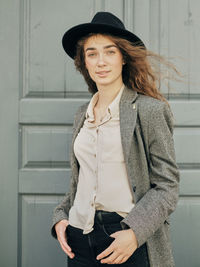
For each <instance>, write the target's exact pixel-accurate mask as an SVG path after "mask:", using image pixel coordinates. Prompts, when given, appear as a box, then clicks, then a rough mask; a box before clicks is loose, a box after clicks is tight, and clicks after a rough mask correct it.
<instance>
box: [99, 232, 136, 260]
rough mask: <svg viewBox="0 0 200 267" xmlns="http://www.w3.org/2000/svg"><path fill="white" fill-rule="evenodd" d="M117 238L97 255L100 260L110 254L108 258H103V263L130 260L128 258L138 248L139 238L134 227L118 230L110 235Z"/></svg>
mask: <svg viewBox="0 0 200 267" xmlns="http://www.w3.org/2000/svg"><path fill="white" fill-rule="evenodd" d="M110 236H111V237H114V238H115V240H114V241H113V242H112V244H111V245H110V246H109V247H108V248H107V249H105V250H104V251H103V252H101V253H100V254H99V255H98V256H97V260H100V259H102V258H104V257H106V256H108V255H109V254H111V253H112V254H111V255H110V256H109V257H107V258H106V259H103V260H101V263H108V264H121V263H124V262H125V261H127V260H128V258H129V257H130V256H131V255H132V254H133V252H134V251H135V250H136V249H137V246H138V245H137V239H136V236H135V233H134V232H133V230H132V229H127V230H121V231H117V232H115V233H113V234H111V235H110Z"/></svg>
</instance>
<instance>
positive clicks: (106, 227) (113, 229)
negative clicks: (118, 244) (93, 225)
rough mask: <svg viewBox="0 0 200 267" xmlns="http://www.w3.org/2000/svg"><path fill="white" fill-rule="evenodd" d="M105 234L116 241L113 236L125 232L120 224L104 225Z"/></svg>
mask: <svg viewBox="0 0 200 267" xmlns="http://www.w3.org/2000/svg"><path fill="white" fill-rule="evenodd" d="M102 229H103V232H104V233H105V234H106V235H107V236H108V237H109V238H112V239H115V238H114V237H112V236H110V235H111V234H113V233H115V232H117V231H121V230H123V229H122V227H121V224H120V223H116V224H103V225H102Z"/></svg>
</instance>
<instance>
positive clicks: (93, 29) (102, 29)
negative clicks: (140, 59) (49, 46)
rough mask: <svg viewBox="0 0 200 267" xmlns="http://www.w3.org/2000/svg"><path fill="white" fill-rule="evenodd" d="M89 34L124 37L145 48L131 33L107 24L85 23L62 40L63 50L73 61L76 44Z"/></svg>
mask: <svg viewBox="0 0 200 267" xmlns="http://www.w3.org/2000/svg"><path fill="white" fill-rule="evenodd" d="M89 33H108V34H111V35H114V36H118V37H122V38H124V39H126V40H128V41H130V42H131V43H133V45H135V46H142V47H144V48H145V45H144V43H143V42H142V40H141V39H140V38H139V37H138V36H136V35H135V34H133V33H132V32H130V31H127V30H125V29H119V28H116V27H113V26H110V25H107V24H96V23H94V24H92V23H84V24H80V25H77V26H75V27H73V28H71V29H69V30H68V31H67V32H66V33H65V34H64V36H63V38H62V45H63V48H64V50H65V52H66V53H67V54H68V55H69V56H70V57H71V58H72V59H74V58H75V55H76V44H77V42H78V40H79V39H81V38H82V37H84V36H86V35H87V34H89Z"/></svg>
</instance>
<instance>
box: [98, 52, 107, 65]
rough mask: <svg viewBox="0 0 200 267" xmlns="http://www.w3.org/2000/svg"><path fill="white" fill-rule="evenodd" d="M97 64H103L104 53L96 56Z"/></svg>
mask: <svg viewBox="0 0 200 267" xmlns="http://www.w3.org/2000/svg"><path fill="white" fill-rule="evenodd" d="M97 64H98V65H100V66H101V65H105V59H104V55H103V54H99V57H98V62H97Z"/></svg>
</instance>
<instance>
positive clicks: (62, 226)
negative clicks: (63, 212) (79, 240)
mask: <svg viewBox="0 0 200 267" xmlns="http://www.w3.org/2000/svg"><path fill="white" fill-rule="evenodd" d="M68 224H69V222H68V220H61V221H59V222H58V223H57V224H56V225H55V230H56V234H57V239H58V241H59V243H60V246H61V248H62V250H63V251H64V252H65V253H66V254H67V255H68V256H69V257H70V258H73V257H74V256H75V255H74V253H73V252H72V249H71V248H70V246H69V245H68V243H67V238H66V228H67V226H68Z"/></svg>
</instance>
